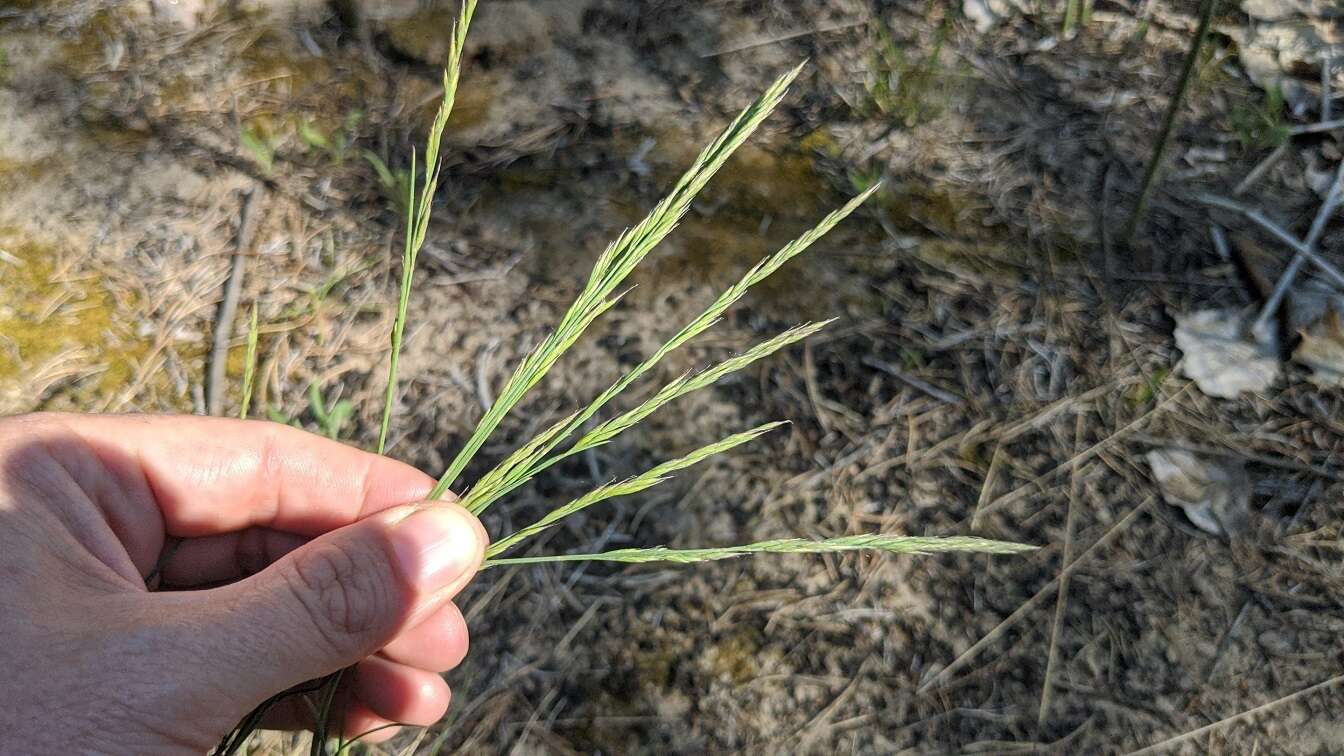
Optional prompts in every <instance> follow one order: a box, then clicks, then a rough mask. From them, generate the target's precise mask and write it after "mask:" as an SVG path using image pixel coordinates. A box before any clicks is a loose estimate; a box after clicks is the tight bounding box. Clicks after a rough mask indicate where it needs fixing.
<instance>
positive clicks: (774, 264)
mask: <svg viewBox="0 0 1344 756" xmlns="http://www.w3.org/2000/svg"><path fill="white" fill-rule="evenodd" d="M880 187H881V185H880V184H877V185H874V186H873V187H871V188H870V189H868V190H867V191H865V192H863V193H861V194H859V195H858V196H856V197H854V198H853V199H851V200H850V201H849V202H847V203H845V205H844V206H843V207H841V208H840V209H838V210H836V211H834V212H832V213H831V214H829V215H827V216H826V217H825V218H823V219H822V221H821V222H820V223H818V224H817V225H816V226H814V227H813V228H811V229H810V230H808V231H807V232H806V233H804V234H803V235H802V236H800V237H798V238H797V239H794V240H793V241H792V242H789V243H788V244H787V245H785V246H784V247H783V248H781V249H780V250H779V251H778V252H776V253H775V254H773V255H771V256H770V257H768V258H765V259H764V260H762V261H760V262H759V263H757V264H756V265H755V266H754V267H752V269H751V270H749V271H747V273H746V275H744V276H742V278H741V279H740V280H738V282H737V283H735V284H734V285H733V286H731V287H730V288H729V289H728V290H727V291H725V292H724V293H723V294H721V295H720V296H719V297H718V299H716V300H714V302H713V303H712V304H711V305H710V306H709V307H708V308H706V309H705V311H704V312H702V313H701V314H700V315H699V316H697V317H696V318H695V319H694V320H692V321H691V322H690V323H688V324H687V325H686V326H685V327H683V328H682V329H681V330H680V331H678V332H677V334H676V335H674V336H673V337H672V338H671V339H668V340H667V341H666V342H665V343H664V344H663V345H662V346H660V347H659V348H658V349H657V350H655V351H654V353H653V354H652V355H650V356H649V357H648V358H647V359H645V360H644V361H643V362H641V363H640V364H639V365H637V366H635V367H634V368H633V369H632V370H630V371H629V372H627V373H626V374H625V375H623V376H621V378H620V379H619V380H617V381H616V382H615V383H613V384H612V385H611V386H609V387H608V388H607V389H606V390H605V391H603V392H602V393H601V394H600V395H599V396H598V397H597V398H596V399H594V400H593V401H592V402H591V403H590V404H589V405H588V406H587V407H585V408H584V409H583V410H582V411H581V412H579V413H577V414H576V415H574V416H571V417H570V418H566V419H565V420H563V421H561V424H563V427H559V428H552V429H551V430H554V431H555V433H554V434H553V440H552V441H551V442H550V444H549V445H548V446H547V448H546V449H545V450H544V451H543V455H544V453H545V452H549V451H550V450H551V449H554V448H555V447H556V446H558V445H559V444H560V443H561V442H562V441H563V440H564V439H565V438H568V437H569V436H570V435H571V434H572V433H573V432H575V431H576V430H577V429H578V428H579V427H580V426H581V425H583V423H585V422H587V421H588V420H589V419H591V418H592V417H593V416H594V415H596V414H597V412H598V411H599V410H601V409H602V408H603V407H604V406H606V404H607V403H608V402H610V401H611V400H612V399H613V398H615V397H616V396H617V395H619V394H620V393H621V392H623V391H624V390H626V389H627V388H629V387H630V385H631V384H633V383H634V382H635V381H636V380H638V379H639V378H640V377H641V376H643V375H644V374H645V373H647V372H648V371H649V370H650V369H652V368H653V367H654V366H656V365H657V364H658V363H659V362H660V361H662V359H663V358H664V357H666V356H667V355H668V354H669V353H671V352H672V351H673V350H675V349H677V348H678V347H680V346H682V345H683V344H685V343H686V342H688V341H690V340H691V339H693V338H695V337H696V336H698V335H700V334H701V333H703V332H704V331H706V330H708V329H709V328H710V327H712V326H713V325H714V324H715V323H717V322H718V321H719V318H720V317H721V316H722V315H723V313H724V312H726V311H727V309H728V308H729V307H731V306H732V305H733V304H735V303H736V302H737V301H738V300H740V299H741V298H742V297H743V295H745V294H746V293H747V290H748V289H750V288H751V287H752V286H755V285H756V284H758V283H760V282H761V281H764V280H765V279H766V278H768V277H769V276H770V275H771V274H772V273H774V272H775V271H777V270H779V268H780V267H781V266H782V265H784V263H786V262H788V261H789V260H791V259H793V258H794V257H796V256H798V255H799V254H801V253H802V252H803V251H804V250H806V249H807V248H808V247H810V246H812V244H813V243H814V242H816V241H817V240H818V239H820V238H821V237H822V236H825V235H826V233H827V232H828V231H830V230H831V229H832V228H834V227H835V226H836V224H838V223H839V222H840V221H842V220H844V219H845V218H847V217H849V215H850V214H851V213H853V212H854V211H855V210H857V209H858V208H859V206H860V205H862V204H863V203H864V202H865V201H867V199H868V198H869V197H871V196H872V195H873V193H874V192H876V191H877V190H878V189H879V188H880ZM762 356H764V355H762ZM729 372H731V371H729ZM720 377H721V376H720ZM711 382H712V381H711ZM665 390H666V389H665ZM673 398H675V397H673ZM666 401H670V399H668V400H666ZM662 403H666V402H665V401H664V402H660V403H658V404H655V405H654V406H653V407H651V408H649V409H648V412H652V411H653V410H654V409H657V407H658V406H661V404H662ZM648 412H646V413H645V415H642V416H641V418H642V417H643V416H646V415H647V414H648ZM548 433H549V431H548ZM613 435H614V434H613ZM608 440H609V438H608ZM586 448H591V447H586ZM582 450H583V449H571V451H569V452H567V453H565V454H564V455H562V456H560V457H556V458H553V459H551V460H549V461H547V462H546V463H544V464H542V465H540V466H537V467H533V466H529V465H527V464H524V458H523V457H522V456H521V454H520V453H515V454H514V455H512V456H510V457H509V458H508V459H506V460H505V461H504V462H503V463H502V464H501V465H500V466H499V467H497V468H495V471H493V472H492V474H491V476H488V477H487V478H484V479H482V480H481V481H479V482H477V484H476V485H475V486H473V487H472V490H471V491H470V492H469V493H468V494H467V496H466V497H465V498H464V501H463V505H464V506H466V507H467V508H468V509H470V510H471V511H473V512H477V513H480V512H482V511H484V510H485V509H486V508H487V507H489V506H490V504H492V503H493V502H494V501H495V500H497V499H498V498H500V497H501V496H504V495H505V494H507V493H509V492H510V491H512V490H514V489H515V488H517V487H518V486H520V485H522V484H523V483H526V482H527V481H528V480H530V479H531V478H532V477H533V476H535V475H536V474H537V473H538V472H540V471H541V470H542V469H545V468H546V467H549V466H550V465H551V464H554V463H555V462H558V461H559V460H560V459H563V458H564V457H567V456H570V455H572V454H575V453H577V452H578V451H582ZM519 452H522V450H521V449H520V450H519Z"/></svg>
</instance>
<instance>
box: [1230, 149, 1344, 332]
mask: <svg viewBox="0 0 1344 756" xmlns="http://www.w3.org/2000/svg"><path fill="white" fill-rule="evenodd" d="M1342 181H1344V160H1340V161H1339V168H1337V169H1336V170H1335V180H1334V181H1332V182H1330V191H1329V192H1327V193H1326V195H1325V201H1324V202H1322V203H1321V209H1320V210H1319V211H1317V213H1316V218H1315V219H1314V220H1313V221H1312V222H1311V230H1310V231H1308V232H1307V238H1306V240H1305V241H1303V242H1302V243H1303V245H1305V246H1306V247H1309V248H1314V247H1315V246H1316V242H1317V240H1319V239H1320V238H1321V233H1322V232H1324V231H1325V224H1326V221H1328V220H1329V219H1330V214H1331V213H1333V212H1334V211H1335V207H1336V206H1337V205H1338V204H1339V199H1340V194H1339V192H1340V182H1342ZM1305 262H1306V258H1305V257H1303V256H1302V253H1301V252H1299V253H1297V254H1296V255H1293V259H1292V260H1291V261H1290V262H1289V263H1288V267H1287V268H1284V270H1283V273H1281V274H1280V275H1279V280H1278V281H1277V282H1275V284H1274V291H1272V292H1270V295H1269V299H1266V300H1265V306H1264V307H1262V308H1260V315H1259V317H1257V318H1256V319H1255V325H1254V326H1252V327H1251V333H1259V332H1260V329H1262V328H1264V327H1265V324H1266V323H1268V322H1269V319H1270V318H1272V317H1274V313H1275V312H1277V311H1278V309H1279V303H1280V302H1282V301H1283V297H1284V295H1285V294H1287V293H1288V287H1289V286H1292V285H1293V279H1295V278H1297V272H1298V271H1299V270H1301V269H1302V265H1303V264H1304V263H1305Z"/></svg>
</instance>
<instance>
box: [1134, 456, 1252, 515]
mask: <svg viewBox="0 0 1344 756" xmlns="http://www.w3.org/2000/svg"><path fill="white" fill-rule="evenodd" d="M1146 457H1147V459H1148V466H1149V467H1150V468H1151V469H1152V471H1153V477H1154V478H1156V479H1157V486H1158V489H1159V490H1160V491H1161V492H1162V499H1163V500H1164V501H1166V502H1167V503H1168V504H1170V505H1171V506H1173V507H1180V508H1181V509H1183V510H1185V515H1186V517H1189V518H1190V522H1192V523H1194V524H1195V527H1198V528H1199V529H1200V530H1203V531H1204V532H1206V533H1209V534H1211V535H1216V536H1231V535H1240V534H1242V533H1244V532H1245V531H1246V527H1247V523H1248V522H1249V517H1250V515H1249V512H1250V501H1251V479H1250V477H1249V476H1248V475H1247V474H1246V467H1245V465H1244V464H1242V463H1241V462H1240V461H1239V460H1233V459H1229V458H1218V459H1212V458H1208V457H1202V456H1199V455H1196V454H1194V453H1192V452H1189V451H1186V450H1184V449H1176V448H1163V449H1153V450H1152V451H1149V452H1148V454H1147V455H1146Z"/></svg>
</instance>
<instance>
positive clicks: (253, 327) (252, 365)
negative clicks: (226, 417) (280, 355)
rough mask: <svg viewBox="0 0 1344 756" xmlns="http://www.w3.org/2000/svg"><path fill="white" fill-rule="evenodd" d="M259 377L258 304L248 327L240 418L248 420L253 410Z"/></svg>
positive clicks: (254, 303)
mask: <svg viewBox="0 0 1344 756" xmlns="http://www.w3.org/2000/svg"><path fill="white" fill-rule="evenodd" d="M256 377H257V303H256V302H253V303H252V320H251V322H249V323H248V326H247V354H246V356H245V357H244V358H243V399H242V401H241V402H240V406H239V408H238V417H240V418H242V419H244V420H246V419H247V413H248V411H250V410H251V409H252V384H253V383H255V382H256Z"/></svg>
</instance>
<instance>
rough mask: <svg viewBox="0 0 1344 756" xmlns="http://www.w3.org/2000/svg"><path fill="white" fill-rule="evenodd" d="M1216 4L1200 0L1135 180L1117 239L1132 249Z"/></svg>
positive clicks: (1216, 0) (1202, 47)
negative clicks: (1153, 140) (1171, 90)
mask: <svg viewBox="0 0 1344 756" xmlns="http://www.w3.org/2000/svg"><path fill="white" fill-rule="evenodd" d="M1217 7H1218V0H1203V3H1202V5H1201V6H1200V10H1199V26H1198V27H1196V28H1195V36H1194V38H1193V39H1191V40H1190V48H1189V49H1188V50H1187V51H1186V53H1185V62H1184V63H1182V64H1181V75H1180V78H1178V79H1177V80H1176V91H1175V93H1173V94H1172V96H1171V101H1170V102H1169V103H1167V112H1166V115H1164V116H1163V118H1162V130H1161V131H1159V132H1158V135H1157V143H1156V145H1154V147H1153V154H1152V155H1151V156H1149V158H1148V166H1147V167H1146V168H1145V169H1144V171H1143V179H1142V180H1140V181H1139V196H1138V198H1137V199H1135V200H1134V211H1133V212H1131V213H1130V215H1129V220H1128V221H1127V222H1126V223H1125V228H1124V230H1123V231H1121V232H1120V239H1121V242H1122V243H1123V245H1124V246H1125V247H1126V248H1128V249H1133V246H1134V234H1135V233H1137V232H1138V228H1139V221H1141V220H1142V219H1143V213H1144V211H1145V210H1146V209H1147V208H1148V199H1149V197H1150V196H1151V195H1152V193H1153V187H1154V186H1155V185H1156V182H1157V175H1158V171H1159V170H1160V169H1161V167H1162V159H1163V158H1164V157H1165V156H1166V154H1167V143H1168V142H1170V141H1171V133H1172V131H1173V130H1175V127H1176V116H1177V115H1178V114H1179V113H1180V110H1181V103H1183V102H1184V101H1185V93H1186V91H1187V90H1189V88H1190V82H1191V80H1192V79H1193V77H1192V76H1191V74H1193V73H1194V70H1195V63H1196V62H1197V61H1198V60H1199V52H1200V50H1202V49H1204V40H1206V39H1208V36H1209V26H1210V24H1211V23H1212V21H1213V14H1214V11H1215V10H1216V9H1217Z"/></svg>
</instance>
